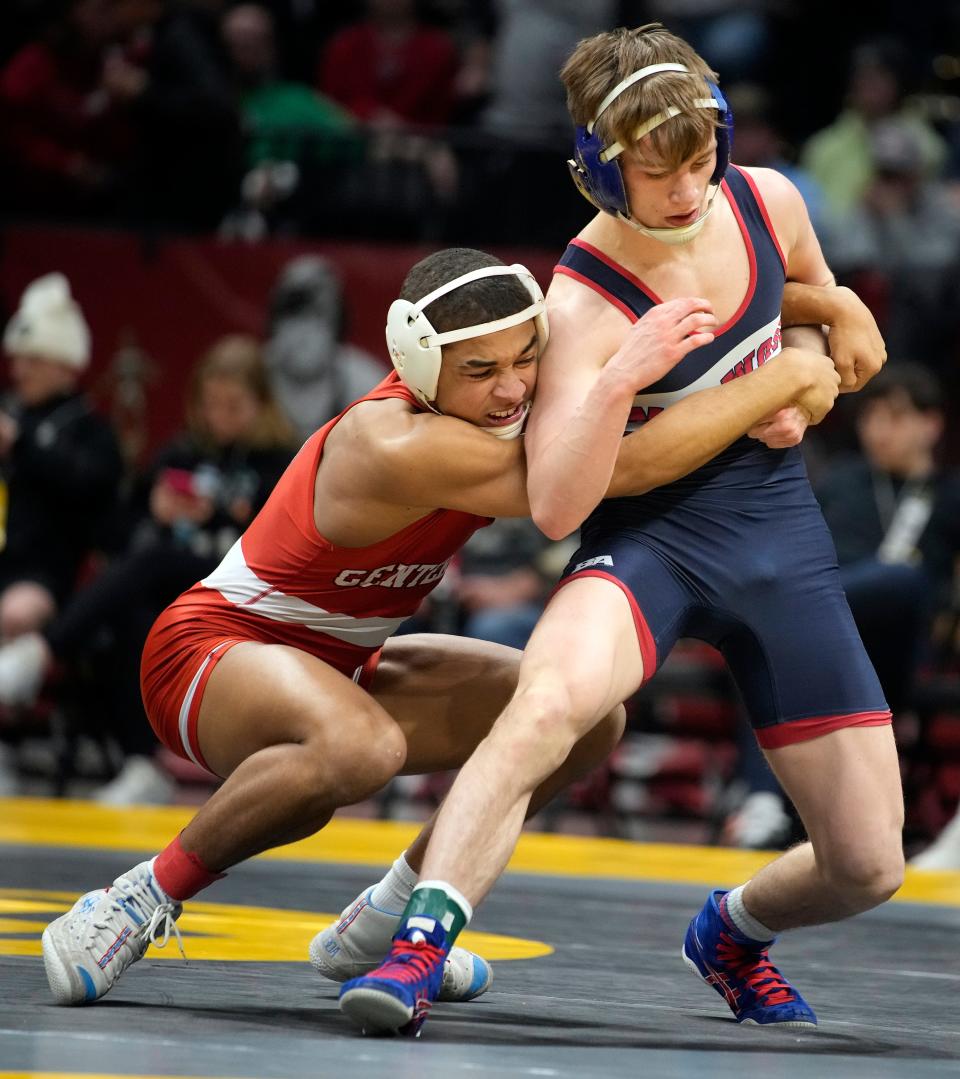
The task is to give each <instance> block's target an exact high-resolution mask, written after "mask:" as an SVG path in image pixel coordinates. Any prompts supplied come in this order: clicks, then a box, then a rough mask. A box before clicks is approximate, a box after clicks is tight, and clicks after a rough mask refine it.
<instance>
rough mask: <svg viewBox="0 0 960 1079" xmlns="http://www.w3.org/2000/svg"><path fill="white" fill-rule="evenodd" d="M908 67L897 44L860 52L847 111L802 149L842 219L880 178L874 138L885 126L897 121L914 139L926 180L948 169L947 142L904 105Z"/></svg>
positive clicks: (867, 46) (865, 46) (865, 47)
mask: <svg viewBox="0 0 960 1079" xmlns="http://www.w3.org/2000/svg"><path fill="white" fill-rule="evenodd" d="M906 63H907V58H906V57H905V56H904V53H903V50H902V49H901V48H900V47H899V45H898V43H897V42H895V41H891V40H878V41H873V42H868V43H864V44H861V45H860V46H858V47H857V49H855V50H854V53H853V57H852V60H851V64H852V67H851V74H850V82H849V85H848V89H847V101H846V108H845V109H844V110H843V111H842V112H841V113H840V115H839V116H838V117H837V119H836V120H835V121H834V122H833V123H832V124H830V126H829V127H826V128H824V129H823V130H822V131H818V132H817V133H816V134H815V135H812V136H811V137H810V139H809V140H808V141H807V143H806V145H805V146H804V147H803V152H802V154H801V157H800V163H801V165H803V167H804V168H805V169H807V170H808V171H809V172H810V173H812V175H813V176H814V177H816V179H817V180H818V181H819V183H820V185H821V187H822V188H823V190H824V192H825V193H826V196H827V201H828V204H829V206H830V208H831V210H832V211H833V212H835V213H836V214H837V215H838V216H843V215H846V214H848V213H849V212H850V211H851V210H853V209H854V207H855V206H856V205H857V203H858V202H859V200H860V199H861V197H862V196H863V195H864V194H865V192H866V191H867V188H868V187H869V186H870V182H871V180H872V179H873V178H874V176H875V175H876V168H875V165H874V158H873V148H872V145H871V133H872V130H873V128H874V127H875V126H876V124H877V123H879V122H880V121H881V120H887V119H891V118H896V119H898V120H900V121H901V122H902V123H903V125H904V126H906V127H907V128H909V129H910V130H911V131H912V132H913V133H914V135H915V139H916V143H917V146H918V153H919V159H920V167H921V170H922V174H923V175H924V176H937V175H939V174H940V172H941V170H942V168H943V165H944V161H945V159H946V146H945V144H944V142H943V139H941V138H940V136H939V135H938V134H937V132H936V131H934V129H933V127H932V126H931V125H930V124H929V122H928V121H927V120H926V119H925V118H924V117H923V116H922V115H921V114H920V113H919V112H916V111H914V110H913V109H911V108H910V106H909V105H908V104H906V103H905V101H904V79H905V75H906Z"/></svg>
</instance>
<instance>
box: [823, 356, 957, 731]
mask: <svg viewBox="0 0 960 1079" xmlns="http://www.w3.org/2000/svg"><path fill="white" fill-rule="evenodd" d="M857 404H858V417H857V434H858V436H859V439H860V445H861V451H862V452H861V453H860V454H859V455H857V456H856V457H854V458H852V459H851V460H849V461H847V462H838V463H837V464H836V465H835V466H834V467H833V468H831V469H830V470H829V473H828V475H827V476H826V477H825V478H824V480H823V481H822V482H821V483H820V484H819V485H818V487H817V496H818V498H819V500H820V504H821V506H822V508H823V514H824V517H825V518H826V521H827V524H828V525H829V526H830V531H831V533H832V534H833V538H834V542H835V544H836V547H837V558H838V561H839V563H840V574H841V578H842V580H843V586H844V590H845V591H846V593H847V599H848V600H849V602H850V608H851V610H852V611H853V615H854V618H855V619H856V622H857V627H858V629H859V630H860V635H861V637H862V638H863V642H864V644H865V646H866V648H867V652H868V653H869V655H870V658H871V660H872V661H873V664H874V666H875V667H876V669H877V674H878V675H879V677H880V681H881V683H882V685H883V689H884V692H885V694H886V696H887V701H888V703H889V704H890V706H891V708H892V709H893V710H894V712H896V711H898V710H900V709H902V708H903V707H904V706H908V705H909V700H910V693H911V690H912V686H913V679H914V675H915V672H916V668H917V664H918V661H919V659H920V658H921V654H922V649H923V647H924V645H925V642H926V640H927V637H928V633H929V625H930V619H931V617H932V616H933V614H934V613H935V611H936V609H937V607H939V606H941V605H943V604H944V603H948V602H949V599H950V594H951V582H952V578H953V572H954V560H955V558H956V556H957V554H958V553H960V476H958V475H957V474H956V473H955V472H953V471H945V470H943V469H941V468H940V467H938V465H937V461H936V455H935V454H936V447H937V444H938V443H939V441H940V438H941V436H942V434H943V423H944V418H943V402H942V396H941V390H940V386H939V384H938V382H937V380H936V377H935V376H934V375H932V374H931V373H930V372H929V371H928V370H926V369H925V368H923V367H922V366H920V365H918V364H911V363H901V364H889V365H888V366H887V367H885V368H884V370H883V371H882V372H881V373H880V374H879V375H877V376H876V378H874V379H873V381H872V382H870V383H869V384H868V385H867V386H866V387H865V388H864V389H863V390H861V391H860V393H859V394H858V402H857Z"/></svg>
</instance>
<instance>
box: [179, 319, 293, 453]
mask: <svg viewBox="0 0 960 1079" xmlns="http://www.w3.org/2000/svg"><path fill="white" fill-rule="evenodd" d="M211 378H223V379H229V380H230V381H232V382H237V383H239V384H240V385H242V386H244V387H245V388H246V389H247V390H249V391H250V393H252V394H253V396H254V397H255V398H256V399H257V401H258V402H259V404H260V415H259V416H258V417H257V420H256V423H255V424H254V426H253V430H252V431H251V432H250V433H249V435H248V437H247V438H246V439H244V441H245V442H246V443H247V444H248V445H249V446H251V447H253V448H255V449H280V448H284V447H293V446H295V445H296V444H297V440H296V437H295V435H294V432H293V427H292V426H291V424H290V421H289V420H288V419H287V417H286V416H285V415H284V414H283V411H282V410H281V408H280V406H279V405H278V404H277V401H276V398H275V397H274V396H273V391H272V389H271V388H270V381H269V378H268V376H267V369H266V366H265V365H264V362H263V349H262V346H261V345H260V342H259V341H258V340H257V339H256V338H255V337H250V336H249V335H247V334H239V333H232V334H226V335H225V336H223V337H221V338H218V340H217V341H216V342H215V343H214V344H213V346H212V347H211V348H210V350H209V351H208V352H206V353H205V354H204V356H203V357H202V358H201V360H200V362H199V363H198V364H197V365H196V367H195V368H194V369H193V374H192V375H191V378H190V387H189V390H188V395H187V426H188V427H189V429H190V431H191V432H192V433H193V434H194V435H195V436H196V437H197V438H198V439H199V440H200V441H201V442H207V441H209V433H208V431H207V430H206V427H205V425H204V422H203V418H202V412H201V408H200V395H201V392H202V389H203V384H204V382H206V381H207V379H211Z"/></svg>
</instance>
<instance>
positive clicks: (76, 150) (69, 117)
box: [0, 0, 134, 215]
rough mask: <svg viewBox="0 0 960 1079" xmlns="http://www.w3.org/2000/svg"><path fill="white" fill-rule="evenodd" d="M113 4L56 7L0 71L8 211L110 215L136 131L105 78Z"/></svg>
mask: <svg viewBox="0 0 960 1079" xmlns="http://www.w3.org/2000/svg"><path fill="white" fill-rule="evenodd" d="M112 32H113V21H112V18H111V9H110V0H60V2H58V3H56V4H55V5H54V6H53V7H52V8H51V9H50V14H49V17H48V19H47V20H46V23H45V29H44V31H43V33H42V36H40V37H39V38H38V39H37V40H34V41H31V42H29V43H27V44H26V45H24V46H23V47H22V48H21V49H20V50H19V51H18V52H16V53H15V54H14V55H13V56H12V57H11V58H10V59H9V61H8V62H7V64H6V66H5V67H4V68H3V70H2V72H0V116H2V121H0V147H2V149H0V155H2V158H0V160H2V167H3V170H4V173H5V179H6V181H7V185H8V198H9V199H10V200H11V201H10V203H8V208H9V207H10V206H12V207H14V208H17V209H20V210H25V211H28V212H32V213H43V214H46V215H51V214H63V213H67V214H70V215H78V214H81V215H83V214H96V213H102V212H104V211H105V210H106V209H108V208H109V204H110V199H111V197H115V196H116V194H117V188H118V186H119V185H120V184H121V182H122V180H123V176H124V172H125V170H126V169H127V168H128V162H129V159H130V157H131V155H132V153H133V146H134V142H133V138H134V132H133V127H132V125H131V123H130V118H129V116H128V115H127V112H126V109H125V108H124V106H123V104H122V103H121V102H120V101H118V100H117V98H116V97H114V96H113V95H112V94H111V93H110V92H109V89H108V87H107V85H106V84H105V81H104V78H103V69H104V60H105V56H106V51H105V50H106V45H107V43H108V41H109V39H110V37H111V34H112Z"/></svg>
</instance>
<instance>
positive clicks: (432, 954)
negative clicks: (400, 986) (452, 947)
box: [380, 940, 446, 984]
mask: <svg viewBox="0 0 960 1079" xmlns="http://www.w3.org/2000/svg"><path fill="white" fill-rule="evenodd" d="M445 958H446V953H445V952H444V950H443V949H442V948H438V947H437V946H436V945H435V944H430V943H429V942H428V941H417V942H416V943H414V942H412V941H407V940H395V941H394V942H393V950H392V951H391V952H390V958H389V959H388V960H387V961H386V963H384V965H383V966H382V967H381V968H380V973H381V974H382V975H383V977H385V978H393V979H394V980H395V981H398V982H403V983H405V984H413V983H414V982H419V981H422V980H424V979H428V978H429V977H430V975H431V973H432V972H433V971H434V970H435V969H436V968H437V966H438V965H440V966H442V965H443V961H444V959H445Z"/></svg>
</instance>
